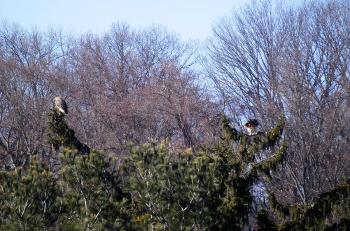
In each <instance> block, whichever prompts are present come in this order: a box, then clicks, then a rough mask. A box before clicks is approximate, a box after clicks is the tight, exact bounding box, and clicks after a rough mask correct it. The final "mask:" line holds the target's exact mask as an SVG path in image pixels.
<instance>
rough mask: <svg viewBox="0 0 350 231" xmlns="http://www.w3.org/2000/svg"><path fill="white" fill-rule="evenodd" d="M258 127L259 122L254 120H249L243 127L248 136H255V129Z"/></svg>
mask: <svg viewBox="0 0 350 231" xmlns="http://www.w3.org/2000/svg"><path fill="white" fill-rule="evenodd" d="M258 126H259V122H258V120H256V119H249V120H248V121H247V123H245V124H244V127H245V128H246V129H247V131H248V135H250V136H251V135H255V134H256V128H257V127H258Z"/></svg>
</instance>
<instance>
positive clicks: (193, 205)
mask: <svg viewBox="0 0 350 231" xmlns="http://www.w3.org/2000/svg"><path fill="white" fill-rule="evenodd" d="M222 124H223V130H224V135H223V139H222V141H221V142H220V143H219V144H218V145H216V146H215V147H212V148H209V149H206V150H204V151H202V152H197V153H192V152H191V151H189V150H187V151H186V150H182V151H177V152H173V153H172V152H169V150H168V148H166V147H165V145H164V144H162V145H160V146H157V145H155V144H149V145H145V146H141V147H139V148H134V149H132V151H131V156H130V157H129V158H128V159H127V161H126V166H127V174H128V175H129V187H130V192H131V194H132V200H133V204H134V208H135V219H134V220H135V222H139V223H140V225H143V226H145V225H146V226H147V227H148V229H156V230H166V229H170V230H189V229H195V230H196V229H197V230H202V229H208V230H240V229H241V228H243V227H244V226H245V225H247V224H248V217H249V215H250V212H251V210H252V195H251V193H250V190H251V187H252V186H253V184H254V183H255V182H257V181H258V180H259V179H260V178H259V176H260V175H261V173H263V174H265V175H268V176H269V175H270V171H271V170H273V169H275V168H276V166H277V164H278V163H279V162H280V161H281V159H282V157H283V154H284V151H285V146H284V145H281V146H280V147H279V148H276V151H275V153H274V154H273V155H271V156H270V157H269V158H266V159H265V160H263V161H261V162H259V163H256V162H255V154H256V153H257V152H262V151H264V150H267V149H271V148H273V147H274V146H275V145H276V144H277V142H278V139H279V138H280V136H281V134H282V130H283V125H284V117H281V119H280V121H279V122H278V124H277V125H276V127H275V128H273V129H271V130H270V131H268V132H267V133H258V134H257V135H253V136H249V135H246V134H244V133H242V132H238V131H237V130H236V129H234V128H232V127H231V126H230V125H229V123H228V120H227V119H226V117H223V121H222ZM234 144H236V146H235V145H234ZM249 167H250V168H249Z"/></svg>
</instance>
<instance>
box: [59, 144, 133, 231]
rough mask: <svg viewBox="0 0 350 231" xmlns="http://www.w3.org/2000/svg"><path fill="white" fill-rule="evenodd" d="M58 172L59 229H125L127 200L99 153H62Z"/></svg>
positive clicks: (111, 169) (117, 177)
mask: <svg viewBox="0 0 350 231" xmlns="http://www.w3.org/2000/svg"><path fill="white" fill-rule="evenodd" d="M61 159H62V168H61V170H60V177H61V178H60V182H59V184H60V187H61V190H62V192H63V195H64V197H63V200H62V202H63V203H62V216H60V227H63V228H64V229H65V230H81V229H82V227H84V230H102V229H104V230H105V229H108V230H114V229H118V230H121V229H125V228H127V227H128V224H127V223H128V216H127V213H126V212H127V206H126V205H127V197H126V194H124V193H123V191H122V189H121V187H120V184H121V181H120V178H119V174H118V173H117V171H116V169H113V168H112V167H111V166H110V165H109V164H108V162H106V161H105V160H104V157H103V155H102V154H101V153H98V152H96V151H92V152H90V154H89V155H79V153H78V152H77V151H75V150H71V149H64V151H63V153H62V156H61Z"/></svg>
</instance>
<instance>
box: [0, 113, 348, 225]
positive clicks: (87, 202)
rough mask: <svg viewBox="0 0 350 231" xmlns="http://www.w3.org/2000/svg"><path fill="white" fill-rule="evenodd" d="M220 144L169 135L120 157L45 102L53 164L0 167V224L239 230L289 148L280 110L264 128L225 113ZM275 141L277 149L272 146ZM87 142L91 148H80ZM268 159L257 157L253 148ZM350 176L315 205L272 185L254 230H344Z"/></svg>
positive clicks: (346, 223)
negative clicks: (233, 120) (257, 187)
mask: <svg viewBox="0 0 350 231" xmlns="http://www.w3.org/2000/svg"><path fill="white" fill-rule="evenodd" d="M222 123H223V131H224V134H223V137H222V140H221V141H220V142H218V143H217V144H216V145H213V146H212V147H210V148H206V149H204V150H202V151H197V152H193V151H192V150H191V149H185V150H177V151H174V150H172V149H171V148H170V145H169V144H168V143H167V142H161V143H160V144H155V143H150V144H145V145H142V146H139V147H132V148H131V150H130V155H129V156H127V157H126V158H125V159H124V162H123V163H120V164H118V165H117V164H116V160H115V159H112V158H110V159H108V161H107V160H106V159H105V156H104V155H103V154H102V153H100V152H97V151H95V150H90V149H89V148H87V146H84V145H83V144H82V143H81V142H80V141H79V140H78V139H77V138H76V136H75V135H74V131H73V130H72V129H70V128H69V127H68V125H67V124H66V122H65V119H64V114H62V113H60V112H58V111H56V110H52V111H51V112H50V114H49V122H48V130H47V132H48V143H50V144H51V145H52V146H53V148H54V150H56V151H58V150H59V152H60V168H59V171H58V172H55V173H52V172H50V171H49V170H48V169H47V168H46V167H45V166H44V165H43V164H41V162H40V161H38V160H37V159H35V158H34V159H33V160H32V161H31V164H30V166H29V168H28V169H26V170H23V169H16V170H14V171H1V172H0V229H1V230H242V229H243V228H246V227H247V225H248V224H249V221H250V220H249V219H250V218H251V217H252V204H253V196H252V195H251V189H252V186H253V185H254V184H255V183H257V182H260V181H262V180H263V179H266V177H262V176H268V177H271V176H272V172H273V170H276V168H277V166H279V164H280V163H281V161H282V160H283V158H284V154H285V152H286V145H285V144H284V142H281V144H280V145H278V144H279V140H280V137H281V134H282V131H283V126H284V117H283V116H281V118H280V120H279V121H278V123H277V124H276V126H275V127H274V128H272V129H271V130H270V131H267V132H266V133H263V132H260V133H258V134H256V135H251V136H249V135H246V134H244V133H242V132H239V131H237V130H236V129H234V128H232V127H231V126H230V125H229V121H228V119H227V118H226V117H224V116H223V118H222ZM277 146H278V147H277ZM86 150H88V152H86ZM261 152H264V153H266V158H265V159H264V160H262V161H260V162H259V161H257V158H256V154H257V153H261ZM349 195H350V186H349V182H348V183H344V184H343V185H339V186H338V187H336V188H335V189H334V190H332V191H330V192H327V193H324V194H322V195H321V196H320V197H319V198H318V199H317V200H315V203H313V204H312V205H305V206H301V205H292V206H287V205H283V204H281V203H279V202H278V201H277V199H276V198H275V197H274V195H273V194H272V193H271V194H270V197H269V202H270V205H271V207H272V208H273V209H274V210H275V211H276V212H278V214H279V215H280V216H281V218H282V219H283V221H284V223H282V224H276V223H275V222H274V220H273V217H272V216H271V214H269V213H268V211H267V210H260V212H259V213H258V215H257V217H256V220H257V225H258V228H259V230H262V231H264V230H272V231H273V230H347V229H348V228H349V217H350V208H349V204H350V203H349V202H350V200H349Z"/></svg>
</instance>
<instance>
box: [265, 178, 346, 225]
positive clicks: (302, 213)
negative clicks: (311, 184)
mask: <svg viewBox="0 0 350 231" xmlns="http://www.w3.org/2000/svg"><path fill="white" fill-rule="evenodd" d="M270 205H271V207H272V208H273V209H274V210H275V211H277V212H278V214H279V215H280V216H281V217H282V218H284V219H286V218H289V220H287V222H285V223H283V224H281V225H280V229H279V230H332V228H334V230H346V229H348V228H350V226H349V217H350V184H349V183H348V182H347V183H344V184H341V185H339V186H337V187H336V188H334V189H333V190H331V191H329V192H325V193H323V194H321V195H320V196H319V197H318V198H317V199H316V200H315V202H314V203H313V204H310V205H292V206H286V205H282V204H280V203H278V202H277V200H276V198H275V197H274V196H273V195H270Z"/></svg>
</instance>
